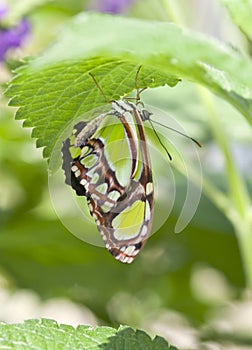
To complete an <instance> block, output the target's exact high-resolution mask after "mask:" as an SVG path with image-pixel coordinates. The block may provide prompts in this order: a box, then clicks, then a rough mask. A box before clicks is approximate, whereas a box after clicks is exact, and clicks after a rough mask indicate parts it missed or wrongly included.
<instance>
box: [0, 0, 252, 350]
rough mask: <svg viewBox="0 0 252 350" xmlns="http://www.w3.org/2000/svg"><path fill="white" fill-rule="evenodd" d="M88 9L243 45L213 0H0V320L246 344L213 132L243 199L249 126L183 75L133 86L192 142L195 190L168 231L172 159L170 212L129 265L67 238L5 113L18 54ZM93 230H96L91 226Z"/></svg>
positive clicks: (31, 145) (243, 273) (42, 175)
mask: <svg viewBox="0 0 252 350" xmlns="http://www.w3.org/2000/svg"><path fill="white" fill-rule="evenodd" d="M90 10H95V11H100V12H109V13H113V14H114V15H117V14H123V15H124V16H132V17H137V18H144V19H150V20H153V19H154V20H161V21H172V22H175V23H176V24H179V25H182V26H184V27H187V28H191V29H193V30H196V31H199V32H203V33H205V34H207V35H210V36H214V37H215V38H217V39H218V40H221V41H223V42H224V43H225V44H226V45H231V46H232V47H234V48H235V49H237V50H239V51H241V52H242V53H244V54H246V55H248V52H249V43H248V42H247V40H246V38H245V37H244V36H243V35H242V34H241V33H240V32H239V30H238V29H237V28H236V27H235V26H234V25H233V24H232V22H231V20H230V18H229V16H228V13H227V12H226V9H225V8H224V7H223V6H222V5H221V4H220V2H219V1H217V0H216V1H215V0H205V1H200V0H179V1H176V0H174V1H168V0H157V1H153V0H131V1H130V0H128V1H126V0H124V1H122V0H120V1H115V0H114V1H112V0H110V1H109V0H97V1H80V0H79V1H77V0H76V1H70V0H63V1H62V0H61V1H60V0H58V1H56V0H55V1H45V0H44V1H43V0H25V1H22V2H21V1H20V2H17V1H14V0H13V1H10V0H9V1H3V0H0V21H1V22H0V61H1V62H0V91H1V96H0V321H5V322H22V321H23V320H24V319H28V318H35V317H49V318H54V319H56V320H57V321H58V322H61V323H68V324H72V325H77V324H80V323H82V324H92V325H97V324H98V325H112V326H118V325H119V324H127V325H130V326H134V327H138V328H142V329H144V330H146V331H149V332H150V333H151V334H159V335H162V336H164V337H166V338H167V340H168V341H169V342H171V343H172V344H174V345H176V346H178V347H180V348H181V349H199V348H200V349H210V350H211V349H251V348H252V347H251V346H252V345H251V344H252V340H251V334H252V298H251V287H252V283H251V281H252V276H250V275H249V267H248V266H245V265H246V260H244V256H243V250H242V247H241V244H240V241H239V227H237V225H235V223H234V222H232V220H230V218H228V217H227V215H226V213H225V210H224V209H223V210H222V208H221V206H220V205H219V201H218V196H221V195H223V196H224V197H225V198H226V199H227V201H228V198H229V197H228V181H229V180H228V179H229V175H230V174H227V172H226V167H225V164H226V160H225V156H226V154H225V152H223V149H222V148H221V146H220V140H219V139H218V135H217V134H216V130H215V129H216V128H219V130H224V131H225V136H223V139H224V140H225V142H226V146H227V150H228V152H229V154H230V155H231V157H232V164H233V171H234V173H235V174H237V176H238V177H239V181H238V182H237V183H239V184H240V186H241V188H239V187H237V188H236V190H237V191H238V192H239V191H242V190H243V189H244V188H246V193H248V194H250V196H251V191H252V181H251V169H252V152H251V150H252V134H251V128H250V127H249V125H248V124H247V122H246V121H245V119H244V118H243V117H242V116H241V115H240V114H239V113H238V112H237V111H236V110H235V109H234V108H233V107H231V106H230V105H228V103H227V102H225V101H223V100H221V99H220V98H218V97H216V96H214V95H211V94H210V93H209V92H207V91H206V90H205V89H203V88H202V87H199V86H196V85H195V84H193V83H192V82H188V81H183V82H182V83H180V84H178V86H176V87H175V88H173V89H171V88H169V87H162V88H158V89H152V90H148V91H146V92H144V94H143V96H142V98H143V100H144V102H145V103H147V104H150V105H153V106H156V107H157V108H159V109H161V110H163V111H166V112H167V113H169V114H170V115H172V117H173V118H175V119H176V120H178V122H179V123H180V125H182V126H183V128H184V129H185V130H186V132H187V133H188V134H189V135H190V136H192V137H194V138H196V139H198V140H199V141H200V142H201V143H202V144H203V148H202V149H200V150H199V151H198V154H199V157H200V163H201V166H202V180H203V192H202V196H201V199H200V202H199V205H198V208H197V211H196V213H195V215H194V217H193V219H192V220H191V222H190V223H189V224H188V226H187V227H186V228H185V229H184V230H183V231H182V232H181V233H179V234H175V233H174V228H175V224H176V222H177V219H178V216H179V214H180V212H181V207H182V205H183V201H184V198H185V191H186V186H187V181H188V179H187V178H185V177H184V176H183V175H181V174H180V173H179V172H178V171H176V169H175V167H174V169H173V175H174V179H175V184H176V199H175V203H174V206H173V209H172V211H171V213H170V216H169V217H168V218H167V220H166V222H165V223H164V225H163V226H162V227H161V228H160V229H159V231H158V232H157V233H156V234H155V235H153V236H152V237H151V238H150V239H149V241H148V243H147V245H146V246H145V248H144V250H143V251H142V252H141V254H140V255H139V257H138V258H137V259H136V261H135V262H134V263H133V264H132V265H129V266H128V265H127V266H125V265H123V264H121V263H119V262H117V261H115V260H114V259H113V258H112V256H110V254H109V253H108V252H107V250H106V249H104V248H101V247H96V246H93V245H89V244H87V243H85V242H83V241H81V240H79V239H78V238H76V237H75V236H73V235H72V234H71V233H70V232H69V231H68V230H67V229H66V228H65V227H64V226H63V224H62V223H61V221H60V220H59V219H58V217H57V215H56V213H55V211H54V209H53V206H52V203H51V200H50V195H49V190H48V173H47V162H46V160H43V159H42V150H41V149H36V146H35V141H34V140H33V139H31V130H30V129H23V128H22V122H21V121H15V120H14V114H15V109H14V108H10V107H8V106H7V103H8V101H7V99H6V98H5V97H4V96H3V91H4V90H5V89H6V82H7V81H8V80H9V79H10V78H11V77H12V71H13V69H14V68H15V67H17V66H18V65H19V61H20V59H22V58H23V57H25V56H34V55H37V54H39V52H41V51H42V50H43V49H44V48H45V47H46V46H47V45H49V44H50V43H51V42H52V40H53V39H54V38H55V36H56V34H57V33H58V30H59V29H60V27H61V26H63V25H64V24H65V23H66V22H67V21H68V20H69V19H70V18H71V17H72V16H74V15H76V14H78V13H79V12H82V11H90ZM7 32H8V33H7ZM7 34H8V35H7ZM87 35H88V33H87ZM173 44H174V43H173ZM206 101H207V103H206ZM209 101H210V102H209ZM209 105H210V106H211V107H209ZM214 116H215V117H216V118H214ZM216 123H217V124H216ZM168 135H170V134H169V132H168V131H167V138H168V137H169V136H168ZM172 137H173V138H174V137H178V138H179V137H180V136H179V135H175V136H174V135H173V136H172ZM189 142H190V141H189ZM183 145H184V146H183V150H181V151H180V153H181V152H182V153H183V152H184V153H183V159H184V161H187V159H188V162H189V161H190V152H188V150H187V147H186V145H188V140H186V141H185V140H183ZM165 166H167V167H172V164H169V161H167V164H166V165H165V164H164V165H163V167H165ZM154 171H155V169H154ZM192 180H193V179H192ZM209 186H210V187H209ZM237 186H238V185H237ZM209 188H210V190H209ZM211 189H216V196H215V192H214V191H211ZM167 197H169V193H168V194H167ZM230 206H231V203H230ZM164 209H165V208H164ZM251 229H252V228H251ZM249 233H250V234H252V232H249ZM93 234H94V235H99V233H98V231H96V228H95V227H94V228H93ZM251 249H252V247H251ZM244 261H245V263H244ZM244 264H245V265H244ZM250 272H251V269H250ZM249 344H250V345H249Z"/></svg>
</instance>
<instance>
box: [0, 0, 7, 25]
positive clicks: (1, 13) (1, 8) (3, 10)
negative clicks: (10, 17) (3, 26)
mask: <svg viewBox="0 0 252 350" xmlns="http://www.w3.org/2000/svg"><path fill="white" fill-rule="evenodd" d="M7 13H8V9H7V7H6V6H5V5H4V4H1V3H0V21H1V20H2V19H3V18H4V17H5V16H6V15H7Z"/></svg>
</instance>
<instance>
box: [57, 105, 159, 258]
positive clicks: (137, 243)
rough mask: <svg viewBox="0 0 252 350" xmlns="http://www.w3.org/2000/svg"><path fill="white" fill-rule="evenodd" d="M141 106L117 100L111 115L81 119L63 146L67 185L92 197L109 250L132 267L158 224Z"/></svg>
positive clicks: (92, 208)
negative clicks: (155, 216) (153, 222)
mask: <svg viewBox="0 0 252 350" xmlns="http://www.w3.org/2000/svg"><path fill="white" fill-rule="evenodd" d="M150 115H151V113H150V112H149V111H148V110H147V109H146V108H145V107H144V105H143V103H142V102H139V101H137V103H133V102H130V101H129V100H126V99H122V100H114V101H112V102H111V109H110V110H109V112H106V113H102V114H100V115H98V116H97V117H96V118H94V119H93V120H92V121H89V122H85V121H81V122H79V123H78V124H77V125H75V126H74V129H73V133H72V135H71V136H70V137H69V138H67V139H66V140H65V141H64V142H63V146H62V154H63V164H62V168H63V170H64V172H65V182H66V184H68V185H70V186H72V188H73V189H74V190H75V192H76V194H77V195H79V196H84V197H86V199H87V203H88V206H89V210H90V214H91V216H92V217H93V218H94V220H95V222H96V225H97V228H98V230H99V231H100V233H101V236H102V238H103V240H104V242H105V245H106V248H107V249H108V250H109V252H110V253H111V254H112V255H113V256H114V257H115V259H117V260H119V261H121V262H123V263H128V264H130V263H132V261H133V260H134V259H135V257H136V256H137V255H138V253H139V252H140V250H141V249H142V248H143V246H144V244H145V243H146V241H147V239H148V237H149V235H150V232H151V227H152V221H153V201H154V191H153V179H152V170H151V162H150V155H149V150H148V146H147V143H146V136H145V131H144V126H143V122H144V121H145V120H148V119H149V117H150Z"/></svg>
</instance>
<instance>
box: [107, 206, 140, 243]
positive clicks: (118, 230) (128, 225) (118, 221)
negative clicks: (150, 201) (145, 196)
mask: <svg viewBox="0 0 252 350" xmlns="http://www.w3.org/2000/svg"><path fill="white" fill-rule="evenodd" d="M144 214H145V203H144V202H143V201H140V200H137V201H135V202H134V203H133V204H132V206H130V207H127V208H126V209H125V210H123V211H122V212H121V213H120V214H119V215H117V216H116V217H115V218H114V220H113V221H112V225H113V228H114V229H115V232H114V236H115V238H116V239H117V240H121V239H122V240H124V239H132V238H135V237H136V236H137V235H139V232H140V230H141V227H142V224H143V222H144Z"/></svg>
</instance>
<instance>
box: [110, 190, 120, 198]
mask: <svg viewBox="0 0 252 350" xmlns="http://www.w3.org/2000/svg"><path fill="white" fill-rule="evenodd" d="M119 197H120V192H118V191H116V190H114V191H111V192H109V194H108V198H109V199H111V200H113V201H117V200H118V198H119Z"/></svg>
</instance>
